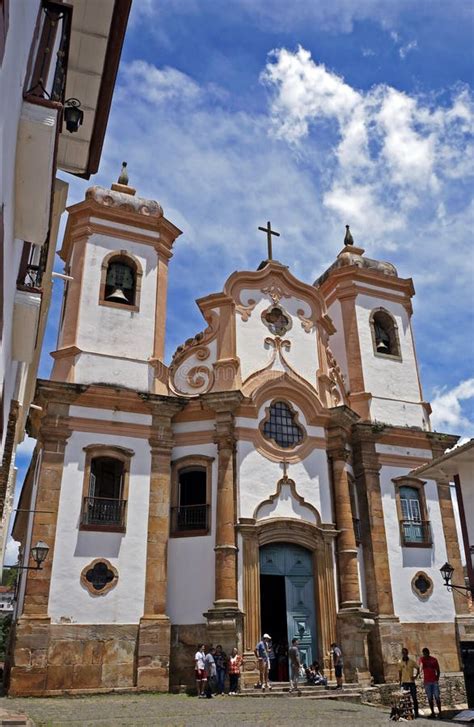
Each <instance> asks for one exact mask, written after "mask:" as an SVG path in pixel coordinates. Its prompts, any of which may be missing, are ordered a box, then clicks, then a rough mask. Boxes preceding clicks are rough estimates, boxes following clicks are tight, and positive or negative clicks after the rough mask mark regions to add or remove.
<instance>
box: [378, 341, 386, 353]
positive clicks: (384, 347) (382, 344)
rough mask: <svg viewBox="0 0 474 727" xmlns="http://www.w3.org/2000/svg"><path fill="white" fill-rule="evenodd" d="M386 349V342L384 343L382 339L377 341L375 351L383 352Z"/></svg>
mask: <svg viewBox="0 0 474 727" xmlns="http://www.w3.org/2000/svg"><path fill="white" fill-rule="evenodd" d="M387 349H388V346H387V344H386V343H384V342H383V341H379V342H378V343H377V351H382V353H383V352H384V351H386V350H387Z"/></svg>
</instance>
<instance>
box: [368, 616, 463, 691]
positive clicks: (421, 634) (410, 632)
mask: <svg viewBox="0 0 474 727" xmlns="http://www.w3.org/2000/svg"><path fill="white" fill-rule="evenodd" d="M456 641H457V639H456V628H455V624H454V623H420V622H415V623H403V622H400V621H399V620H398V618H396V617H394V616H379V617H376V618H375V626H374V628H373V629H372V630H371V632H370V636H369V654H370V670H371V673H372V676H373V677H374V680H375V682H376V683H383V682H387V683H390V682H395V681H397V680H398V662H399V660H400V658H401V650H402V647H404V646H405V647H406V648H407V649H408V652H409V654H410V655H412V656H414V657H415V656H416V657H419V656H421V651H422V649H423V648H424V647H425V646H426V647H428V649H430V651H431V652H432V653H433V655H434V656H436V657H437V658H438V659H439V662H440V666H441V671H442V672H458V671H459V670H460V668H461V665H460V662H459V653H458V646H457V643H456Z"/></svg>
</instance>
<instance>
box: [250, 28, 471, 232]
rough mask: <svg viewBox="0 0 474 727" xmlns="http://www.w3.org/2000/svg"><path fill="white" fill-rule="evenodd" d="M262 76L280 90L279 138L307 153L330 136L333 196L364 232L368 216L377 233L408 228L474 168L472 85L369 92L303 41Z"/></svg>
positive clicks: (276, 94) (327, 197) (275, 96)
mask: <svg viewBox="0 0 474 727" xmlns="http://www.w3.org/2000/svg"><path fill="white" fill-rule="evenodd" d="M393 35H394V39H395V40H398V35H397V34H396V33H394V34H393ZM262 80H263V82H264V83H265V84H266V85H267V87H268V88H269V89H270V91H271V94H272V95H271V131H272V133H273V134H274V136H275V137H276V138H278V139H283V140H286V141H287V142H288V143H290V144H291V145H293V146H298V151H299V153H300V154H303V153H304V152H303V147H304V149H305V150H307V149H308V147H310V146H311V145H316V144H317V145H318V146H319V147H320V148H321V147H324V145H325V141H326V140H327V139H329V144H330V145H331V146H332V148H333V155H332V157H331V156H330V155H327V157H326V158H327V160H328V161H327V164H326V167H325V177H324V182H325V185H326V186H325V189H324V197H323V199H324V203H325V205H326V206H327V207H328V208H329V209H330V210H332V211H335V212H337V213H338V214H339V215H340V219H341V223H342V222H351V220H353V221H355V222H356V223H357V224H359V223H362V227H361V229H362V232H363V233H364V234H365V233H366V231H367V226H368V224H370V229H371V236H373V231H374V229H375V230H377V229H379V230H380V232H383V234H384V235H385V234H386V231H387V230H389V231H390V230H397V229H402V228H403V226H405V225H406V224H407V223H408V219H409V217H410V214H411V213H413V212H414V211H416V210H419V209H420V208H421V207H426V206H427V204H432V205H433V206H435V207H436V208H438V209H442V208H441V207H440V204H441V203H442V201H443V199H442V194H443V191H444V189H443V187H445V186H446V185H447V184H449V183H450V180H452V179H453V178H454V177H455V176H457V178H459V179H461V178H462V179H465V177H466V176H467V175H468V174H472V157H471V156H470V155H469V154H466V145H467V144H468V143H469V139H468V136H467V135H468V133H469V128H470V126H471V125H472V122H473V120H474V111H473V100H472V95H471V93H470V92H469V91H468V89H466V88H462V87H460V88H457V89H455V90H454V91H453V94H452V100H451V102H450V103H448V104H444V105H443V104H441V103H439V104H436V99H430V98H424V97H421V96H416V95H409V94H407V93H404V92H402V91H399V90H398V89H395V88H392V87H390V86H387V85H378V86H374V87H373V88H371V89H370V90H368V91H365V92H362V91H359V90H357V89H355V88H352V87H351V86H350V85H349V84H347V83H346V82H345V81H344V79H343V78H342V77H341V76H339V75H337V74H336V73H334V72H333V71H331V70H329V69H327V68H326V67H325V66H324V65H323V64H318V63H316V62H315V61H314V60H313V59H312V58H311V54H310V53H309V52H308V51H307V50H305V49H304V48H302V47H299V48H298V49H297V50H296V51H294V52H293V51H289V50H287V49H284V48H283V49H279V50H276V51H273V52H272V54H271V56H270V58H269V61H268V63H267V65H266V68H265V71H264V73H263V74H262ZM324 135H325V138H324ZM331 135H332V136H331ZM321 138H322V139H323V141H321V142H319V140H320V139H321ZM333 139H335V142H334V141H333ZM318 142H319V143H318ZM327 143H328V142H327V141H326V144H327ZM460 169H462V173H460V172H459V170H460ZM343 218H344V219H343ZM364 219H365V224H364V223H363V220H364ZM382 221H383V225H382V226H380V227H378V225H379V224H380V223H381V222H382Z"/></svg>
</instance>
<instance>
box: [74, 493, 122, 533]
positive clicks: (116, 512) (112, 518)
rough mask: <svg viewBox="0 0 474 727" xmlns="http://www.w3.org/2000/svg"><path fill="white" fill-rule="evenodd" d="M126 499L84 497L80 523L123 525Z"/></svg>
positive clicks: (86, 524) (88, 524)
mask: <svg viewBox="0 0 474 727" xmlns="http://www.w3.org/2000/svg"><path fill="white" fill-rule="evenodd" d="M126 505H127V501H126V500H114V499H109V498H107V497H85V498H84V504H83V508H82V520H81V524H82V525H85V526H86V527H87V526H95V527H98V526H103V527H108V526H115V527H125V507H126Z"/></svg>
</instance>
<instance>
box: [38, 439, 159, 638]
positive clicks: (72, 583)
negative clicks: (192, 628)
mask: <svg viewBox="0 0 474 727" xmlns="http://www.w3.org/2000/svg"><path fill="white" fill-rule="evenodd" d="M90 444H108V445H112V446H121V447H126V448H128V449H132V450H133V451H134V452H135V454H134V456H133V457H132V458H131V469H130V481H129V493H128V503H127V520H126V532H125V533H104V532H92V531H80V530H79V522H80V515H81V508H82V496H83V495H82V493H83V482H84V464H85V452H84V447H86V446H87V445H90ZM150 468H151V455H150V445H149V443H148V440H146V439H138V438H134V437H121V436H117V435H107V434H93V433H89V432H74V433H73V434H72V435H71V437H70V438H69V440H68V443H67V446H66V452H65V459H64V470H63V476H62V481H61V495H60V500H59V509H58V523H57V530H56V543H57V547H56V548H55V552H54V560H53V568H52V574H51V590H50V599H49V615H50V616H51V619H52V622H53V623H60V622H64V621H69V622H71V623H102V624H107V623H109V624H123V623H138V622H139V620H140V618H141V616H143V609H144V597H145V573H146V550H147V529H148V528H147V523H148V503H149V491H150ZM95 558H106V559H107V560H109V561H110V563H111V564H112V565H113V566H115V568H117V570H118V575H119V577H118V582H117V585H116V586H115V588H113V589H112V590H111V591H109V592H108V593H106V594H105V595H104V596H91V595H90V593H89V592H88V591H87V590H86V589H85V588H84V587H83V586H82V585H81V582H80V576H81V571H82V570H83V568H84V567H85V566H86V565H88V564H89V563H91V562H92V561H93V560H94V559H95Z"/></svg>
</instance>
